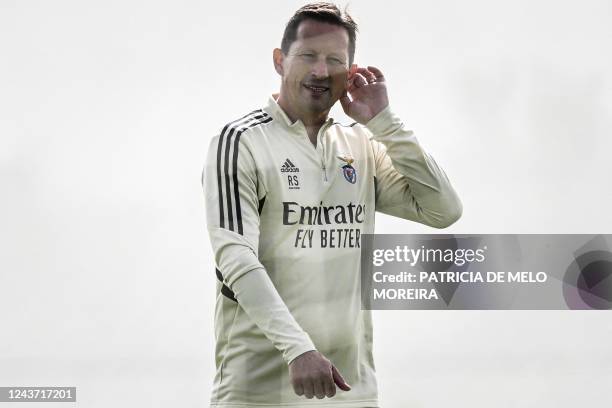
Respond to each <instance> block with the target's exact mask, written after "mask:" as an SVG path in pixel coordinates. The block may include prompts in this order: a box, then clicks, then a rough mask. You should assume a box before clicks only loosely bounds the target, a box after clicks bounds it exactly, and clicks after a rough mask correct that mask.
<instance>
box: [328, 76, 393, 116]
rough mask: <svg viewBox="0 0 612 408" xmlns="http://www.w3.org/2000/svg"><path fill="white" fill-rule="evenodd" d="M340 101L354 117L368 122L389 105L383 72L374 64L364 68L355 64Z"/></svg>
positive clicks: (346, 111)
mask: <svg viewBox="0 0 612 408" xmlns="http://www.w3.org/2000/svg"><path fill="white" fill-rule="evenodd" d="M349 95H350V98H349ZM340 103H341V104H342V109H344V113H346V114H347V115H348V116H350V117H351V118H352V119H354V120H355V121H357V122H359V123H361V124H364V125H365V124H366V123H368V122H369V121H370V119H372V118H373V117H374V116H376V114H377V113H379V112H380V111H382V110H383V109H385V108H386V107H387V105H389V98H388V96H387V85H386V82H385V77H384V75H383V73H382V72H381V71H380V70H379V69H378V68H376V67H373V66H368V67H366V68H364V67H358V66H357V65H356V64H353V66H352V67H351V69H350V71H349V76H348V80H347V87H346V90H345V91H344V94H343V95H342V97H340Z"/></svg>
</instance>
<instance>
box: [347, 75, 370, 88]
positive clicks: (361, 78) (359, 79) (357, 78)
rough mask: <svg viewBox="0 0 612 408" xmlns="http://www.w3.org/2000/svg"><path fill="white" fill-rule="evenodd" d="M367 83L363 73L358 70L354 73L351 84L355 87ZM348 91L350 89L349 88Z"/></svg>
mask: <svg viewBox="0 0 612 408" xmlns="http://www.w3.org/2000/svg"><path fill="white" fill-rule="evenodd" d="M367 83H368V81H367V79H366V78H365V77H364V76H363V75H361V74H360V73H359V72H357V73H355V76H354V78H353V85H354V86H355V87H356V88H361V87H362V86H364V85H367ZM349 92H350V89H349Z"/></svg>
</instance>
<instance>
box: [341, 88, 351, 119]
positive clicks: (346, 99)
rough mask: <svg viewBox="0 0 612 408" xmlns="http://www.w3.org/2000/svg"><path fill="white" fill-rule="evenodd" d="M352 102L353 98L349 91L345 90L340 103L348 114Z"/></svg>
mask: <svg viewBox="0 0 612 408" xmlns="http://www.w3.org/2000/svg"><path fill="white" fill-rule="evenodd" d="M350 104H351V99H350V98H349V96H348V93H347V92H346V90H345V91H344V93H343V94H342V96H341V97H340V105H342V110H344V113H346V114H348V109H349V105H350Z"/></svg>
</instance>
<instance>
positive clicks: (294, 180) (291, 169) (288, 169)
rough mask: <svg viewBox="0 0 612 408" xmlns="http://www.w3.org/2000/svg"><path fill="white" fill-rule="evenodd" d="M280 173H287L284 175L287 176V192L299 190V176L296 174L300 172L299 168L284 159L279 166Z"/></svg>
mask: <svg viewBox="0 0 612 408" xmlns="http://www.w3.org/2000/svg"><path fill="white" fill-rule="evenodd" d="M280 171H281V173H289V174H285V175H286V176H287V186H288V187H289V190H299V189H300V179H299V175H298V174H296V173H299V172H300V169H299V167H297V166H296V165H295V164H293V163H292V162H291V160H289V159H285V162H284V163H283V164H282V165H281V168H280Z"/></svg>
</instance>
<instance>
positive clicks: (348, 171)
mask: <svg viewBox="0 0 612 408" xmlns="http://www.w3.org/2000/svg"><path fill="white" fill-rule="evenodd" d="M337 157H338V158H339V159H340V160H342V161H343V162H345V163H346V164H345V165H344V166H342V174H344V178H345V179H346V181H348V182H349V183H351V184H355V182H357V170H355V168H354V167H353V166H352V164H353V162H354V161H355V159H353V158H352V157H350V156H348V155H344V156H337Z"/></svg>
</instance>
